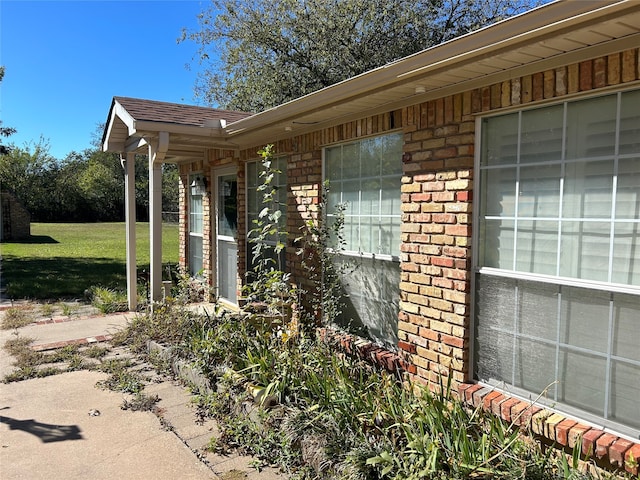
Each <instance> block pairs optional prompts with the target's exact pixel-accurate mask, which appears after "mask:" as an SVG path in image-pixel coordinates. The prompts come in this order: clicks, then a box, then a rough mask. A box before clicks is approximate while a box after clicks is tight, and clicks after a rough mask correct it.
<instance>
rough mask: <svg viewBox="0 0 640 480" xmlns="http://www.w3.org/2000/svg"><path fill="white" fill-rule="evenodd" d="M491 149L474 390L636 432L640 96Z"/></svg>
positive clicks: (581, 103)
mask: <svg viewBox="0 0 640 480" xmlns="http://www.w3.org/2000/svg"><path fill="white" fill-rule="evenodd" d="M481 138H482V145H481V155H480V167H479V175H480V182H479V184H480V192H479V193H480V195H479V199H480V204H479V207H480V208H479V225H478V226H479V228H478V232H479V234H478V238H477V241H478V252H479V255H478V257H479V258H478V261H477V263H478V265H477V266H478V270H477V272H478V273H477V275H476V280H477V283H476V286H477V288H476V297H475V298H476V327H477V328H476V347H477V348H476V357H477V358H476V362H477V367H476V371H477V375H478V378H480V379H482V380H488V381H497V382H504V383H506V384H508V385H512V386H514V387H518V388H521V389H523V390H526V391H529V392H531V393H532V394H533V398H535V396H537V394H539V393H542V392H546V396H548V398H549V399H550V400H552V401H553V402H559V403H561V404H564V405H567V406H571V407H574V408H576V409H578V410H580V411H583V412H588V413H589V414H592V415H594V416H597V417H599V418H601V419H605V421H607V422H612V423H615V424H617V425H622V426H623V427H631V428H632V429H636V430H640V403H638V402H636V401H634V400H633V399H634V398H635V399H637V398H640V381H639V380H638V379H640V356H639V355H638V353H637V352H638V351H640V346H639V345H638V343H639V340H640V337H638V335H637V334H634V333H633V332H634V331H635V332H637V331H638V328H640V236H638V233H639V228H640V91H629V92H619V93H617V94H610V95H606V96H602V97H597V98H590V99H584V100H577V101H572V102H565V103H563V104H560V105H554V106H549V107H542V108H538V109H535V110H529V111H521V112H516V113H512V114H508V115H503V116H499V117H491V118H485V119H483V121H482V137H481ZM547 387H548V388H547Z"/></svg>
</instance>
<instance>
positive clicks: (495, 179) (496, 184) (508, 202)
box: [481, 168, 517, 217]
mask: <svg viewBox="0 0 640 480" xmlns="http://www.w3.org/2000/svg"><path fill="white" fill-rule="evenodd" d="M516 173H517V170H516V169H515V168H500V169H491V170H482V173H481V175H482V177H481V188H482V192H483V200H484V201H483V202H482V213H481V215H483V216H484V215H489V216H503V217H504V216H507V217H511V216H513V215H515V212H516Z"/></svg>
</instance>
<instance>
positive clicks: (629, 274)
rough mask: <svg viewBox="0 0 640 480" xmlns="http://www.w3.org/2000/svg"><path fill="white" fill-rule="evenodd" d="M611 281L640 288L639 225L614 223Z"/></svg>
mask: <svg viewBox="0 0 640 480" xmlns="http://www.w3.org/2000/svg"><path fill="white" fill-rule="evenodd" d="M612 261H613V267H612V272H611V276H612V278H611V281H612V282H614V283H623V284H625V285H637V286H640V223H635V222H634V223H616V225H615V234H614V242H613V260H612Z"/></svg>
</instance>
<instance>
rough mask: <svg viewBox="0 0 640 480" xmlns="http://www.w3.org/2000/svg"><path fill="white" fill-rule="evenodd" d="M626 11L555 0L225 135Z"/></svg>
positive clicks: (604, 3) (625, 5)
mask: <svg viewBox="0 0 640 480" xmlns="http://www.w3.org/2000/svg"><path fill="white" fill-rule="evenodd" d="M630 8H637V5H635V6H634V5H633V1H630V0H619V1H616V2H611V1H610V0H591V1H590V2H573V1H560V0H559V1H557V2H553V3H550V4H547V5H543V6H541V7H538V8H536V9H534V10H532V11H529V12H526V13H524V14H522V15H518V16H516V17H512V18H509V19H506V20H503V21H501V22H498V23H496V24H493V25H490V26H488V27H485V28H483V29H481V30H477V31H474V32H471V33H469V34H466V35H464V36H461V37H458V38H455V39H453V40H450V41H448V42H446V43H443V44H441V45H437V46H434V47H431V48H429V49H427V50H423V51H422V52H418V53H416V54H414V55H411V56H409V57H406V58H403V59H401V60H398V61H396V62H393V63H389V64H387V65H384V66H382V67H379V68H377V69H374V70H370V71H368V72H365V73H363V74H361V75H358V76H356V77H353V78H350V79H347V80H344V81H342V82H340V83H337V84H335V85H331V86H329V87H325V88H323V89H321V90H318V91H316V92H313V93H310V94H308V95H305V96H304V97H300V98H298V99H295V100H292V101H290V102H287V103H285V104H282V105H279V106H277V107H274V108H271V109H269V110H265V111H264V112H261V113H258V114H255V115H253V116H251V117H247V118H244V119H241V120H238V121H236V122H234V123H231V124H229V125H228V126H227V128H226V131H227V133H229V135H230V136H231V137H234V136H237V135H243V136H244V135H249V134H250V133H251V132H252V131H256V130H259V129H260V128H263V127H265V126H267V125H270V124H273V123H277V122H285V121H287V120H289V119H292V118H295V117H298V116H301V115H304V114H306V113H308V112H312V111H314V110H318V109H324V108H329V107H331V105H335V104H338V103H340V102H344V101H346V100H349V99H350V98H353V97H354V96H356V95H363V94H366V92H368V91H374V90H379V89H381V88H384V87H385V86H389V85H392V84H395V83H398V82H408V81H410V80H411V79H412V78H414V77H419V76H424V75H428V74H429V72H431V71H438V70H442V69H443V68H447V67H450V66H453V65H457V64H460V63H463V62H471V61H474V60H480V59H483V58H486V57H488V56H490V55H491V54H492V53H494V52H496V51H500V50H504V49H507V48H517V47H518V46H519V45H522V44H524V43H531V42H534V41H540V40H541V39H543V38H544V37H546V36H549V35H554V34H558V33H560V32H562V31H565V30H569V29H572V28H576V27H577V26H584V25H585V24H589V23H590V22H602V21H603V20H604V19H605V18H606V17H608V16H611V15H616V14H619V13H620V12H623V11H624V10H626V9H630Z"/></svg>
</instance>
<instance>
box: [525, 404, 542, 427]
mask: <svg viewBox="0 0 640 480" xmlns="http://www.w3.org/2000/svg"><path fill="white" fill-rule="evenodd" d="M541 411H542V408H540V407H536V406H535V405H531V407H529V408H528V409H526V410H525V411H523V412H522V417H520V425H525V426H526V425H528V424H529V423H531V417H533V416H534V415H536V414H537V413H539V412H541Z"/></svg>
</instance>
